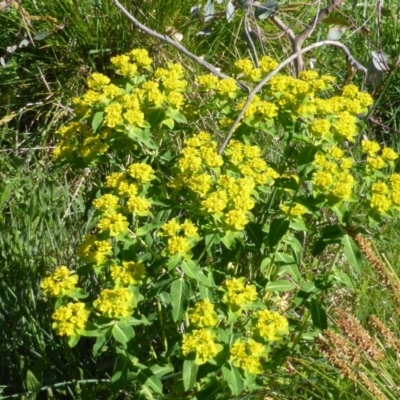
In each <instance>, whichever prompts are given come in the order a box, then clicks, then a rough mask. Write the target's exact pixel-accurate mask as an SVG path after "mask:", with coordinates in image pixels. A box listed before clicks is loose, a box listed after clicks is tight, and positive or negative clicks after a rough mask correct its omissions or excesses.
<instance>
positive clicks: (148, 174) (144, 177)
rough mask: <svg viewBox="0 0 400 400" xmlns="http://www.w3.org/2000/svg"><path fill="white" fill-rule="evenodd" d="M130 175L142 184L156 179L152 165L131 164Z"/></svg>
mask: <svg viewBox="0 0 400 400" xmlns="http://www.w3.org/2000/svg"><path fill="white" fill-rule="evenodd" d="M127 171H128V174H129V175H130V176H131V177H132V178H134V179H136V180H137V181H138V182H140V183H146V182H150V181H151V180H153V179H154V178H155V176H154V169H153V168H151V167H150V165H147V164H144V163H134V164H131V165H130V166H129V167H128V169H127Z"/></svg>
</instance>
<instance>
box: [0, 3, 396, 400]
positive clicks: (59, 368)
mask: <svg viewBox="0 0 400 400" xmlns="http://www.w3.org/2000/svg"><path fill="white" fill-rule="evenodd" d="M129 4H130V5H131V9H132V10H134V11H135V12H136V13H137V14H138V15H139V16H140V19H141V21H143V22H144V23H146V24H147V25H148V26H149V27H152V28H153V29H156V30H157V31H159V32H165V30H166V29H167V28H169V27H173V28H174V29H176V30H177V31H178V32H180V33H182V35H183V37H184V40H183V44H184V45H185V46H186V47H188V48H189V49H190V50H191V51H193V52H194V53H195V54H198V55H204V57H205V58H206V59H207V60H208V61H211V62H214V63H215V64H216V65H217V66H218V67H221V68H222V69H223V70H224V71H226V72H227V73H229V72H231V65H232V59H234V58H235V57H237V56H239V55H242V56H243V55H245V54H247V52H248V50H247V48H246V45H245V43H244V42H243V40H242V39H241V37H240V35H241V28H242V27H241V22H240V20H239V18H238V19H237V20H235V21H234V22H233V23H231V24H228V23H227V22H226V21H225V19H224V18H220V19H216V20H214V21H212V22H211V23H210V27H211V28H212V33H211V35H210V36H205V37H202V38H199V37H197V36H196V33H197V32H198V31H199V30H201V29H204V28H205V27H206V24H204V23H203V22H202V21H201V20H198V21H192V20H190V18H189V17H188V15H189V10H190V7H191V6H192V5H194V4H191V3H190V2H187V3H185V4H183V3H182V2H177V1H173V0H169V1H157V0H153V1H146V2H135V1H133V2H130V3H129ZM367 5H368V7H363V6H361V5H358V6H357V7H356V8H355V10H354V11H353V13H352V21H353V23H354V26H355V27H360V26H361V25H362V24H364V23H365V24H366V26H367V27H368V28H369V29H370V30H371V33H370V34H369V35H362V34H361V33H356V32H355V30H352V32H351V33H350V31H348V32H347V34H345V36H344V37H343V40H342V41H343V42H344V43H345V44H346V45H348V47H349V48H350V49H351V51H352V52H353V55H354V56H355V57H356V58H357V59H358V60H360V61H361V62H362V63H363V64H364V65H366V64H368V62H370V60H371V53H370V52H371V51H372V50H377V49H378V50H379V49H380V50H383V51H384V52H385V53H387V54H388V55H389V59H390V63H389V64H390V66H393V65H394V63H395V61H396V57H398V54H400V40H399V35H398V29H399V28H398V21H397V19H398V16H396V15H395V13H394V10H395V7H396V4H395V3H394V2H389V3H388V4H386V3H385V7H387V8H388V9H390V10H393V12H392V14H391V15H389V16H386V17H382V21H381V22H380V24H378V23H377V20H376V13H375V14H374V8H373V6H374V5H375V3H373V2H370V3H369V4H367ZM22 6H23V7H24V8H22ZM22 6H19V7H8V8H6V9H4V10H2V11H1V13H0V21H1V24H2V27H4V29H2V30H1V32H0V39H1V40H0V43H1V45H0V55H1V56H3V57H5V61H6V66H5V67H2V68H1V69H0V85H1V86H0V88H1V92H2V94H3V95H2V96H1V99H0V119H1V118H2V117H3V116H7V115H9V116H13V117H12V119H11V120H10V122H8V123H3V124H2V125H0V135H1V141H2V143H3V146H2V150H1V153H0V176H1V184H0V187H1V195H0V210H1V214H0V265H1V276H2V279H1V281H0V299H1V301H0V324H1V326H2V332H1V335H0V349H1V353H2V359H3V360H5V361H3V362H2V363H1V369H0V387H1V386H3V387H4V388H5V389H4V391H3V392H1V391H0V398H2V397H1V396H2V395H4V396H6V395H7V396H9V395H14V394H18V393H21V392H25V391H28V390H32V389H38V388H42V387H45V386H47V385H53V387H52V388H50V389H48V390H47V391H46V392H47V396H48V398H52V396H53V398H82V399H90V398H93V399H95V398H111V397H110V396H111V395H110V393H109V392H108V390H109V388H108V385H107V384H105V383H102V382H101V380H102V379H108V377H109V375H110V374H111V373H112V364H110V363H109V360H107V359H104V360H101V362H100V365H98V364H96V363H95V361H94V360H93V359H92V357H91V355H90V354H89V353H88V351H87V349H86V348H85V342H82V343H81V344H80V345H79V346H78V348H77V349H74V350H70V349H69V348H67V347H66V346H64V344H63V342H62V341H61V340H60V339H59V338H58V337H57V336H55V335H53V332H52V329H51V321H49V320H48V317H47V315H48V308H49V306H48V304H46V301H45V300H44V299H43V298H42V297H41V296H40V294H39V293H40V289H39V284H40V280H41V279H42V278H43V277H44V276H45V275H46V273H48V272H49V270H51V269H52V268H54V267H55V266H57V265H61V264H67V265H68V264H70V263H72V264H73V263H74V260H75V249H76V245H77V243H79V240H80V238H81V236H82V235H83V234H84V233H85V231H86V228H87V226H85V225H82V221H83V217H84V214H85V210H86V208H85V207H86V204H85V203H84V200H83V197H82V193H83V192H84V190H87V189H90V188H91V186H92V181H93V180H96V179H97V176H98V174H100V173H101V171H98V170H95V171H91V175H90V176H88V177H80V176H75V175H74V174H73V173H72V172H71V171H68V170H66V169H65V168H62V167H60V166H55V165H54V164H53V162H52V159H51V155H50V152H51V149H50V147H51V146H52V145H53V144H54V138H53V133H54V130H55V129H56V128H57V126H59V125H60V124H61V123H63V122H64V121H65V120H67V119H69V118H70V117H71V111H70V110H69V108H68V106H69V104H70V101H71V98H72V97H74V96H76V95H78V94H79V93H81V92H82V90H83V88H84V80H85V78H86V77H87V76H88V75H89V74H90V72H92V71H94V70H96V71H106V72H107V69H106V66H107V64H108V61H109V58H110V57H111V56H112V55H115V54H118V53H121V52H123V51H125V50H128V49H130V48H131V47H139V46H140V47H146V48H149V49H150V50H151V51H152V52H153V54H154V55H157V56H158V57H159V58H160V59H163V58H164V59H170V58H181V57H180V56H179V55H177V54H176V52H175V51H174V50H172V49H170V48H168V47H167V46H165V45H160V44H156V43H155V42H154V41H153V40H152V39H150V38H148V37H145V36H143V35H141V34H139V33H138V32H137V31H136V30H135V29H134V28H133V27H132V26H131V25H130V23H129V21H128V20H127V19H126V18H125V17H124V16H122V15H121V14H120V12H119V11H118V10H117V9H116V7H115V6H114V5H113V4H112V2H111V0H104V1H102V0H93V1H89V0H86V1H81V2H77V1H60V0H55V1H49V0H36V1H31V0H28V1H25V2H23V4H22ZM350 6H351V5H350V4H348V5H346V7H347V8H348V9H347V10H345V11H343V13H344V14H346V15H348V13H349V12H350V10H349V8H350ZM364 10H367V15H364ZM307 11H308V10H307V9H301V8H300V9H299V13H289V12H284V13H283V14H282V18H286V20H287V21H288V22H287V23H288V24H290V23H291V22H293V23H295V24H294V27H295V28H297V29H301V26H302V25H301V23H300V22H301V21H304V20H308V19H309V18H310V14H311V11H309V12H307ZM135 15H136V14H135ZM366 17H371V19H369V20H368V22H365V20H366ZM260 27H261V28H262V29H264V34H265V37H266V38H268V41H267V42H266V43H260V42H258V41H257V42H256V43H255V45H256V47H257V49H258V50H259V51H260V52H265V53H267V54H272V55H274V56H276V57H277V58H278V59H283V58H284V57H285V55H286V56H287V55H288V54H289V52H290V47H289V43H288V41H287V39H286V38H284V37H280V38H278V34H279V32H278V31H277V30H276V28H275V27H273V26H272V25H271V24H270V23H269V21H263V22H260ZM327 30H328V27H327V26H325V25H324V24H321V26H319V27H318V28H317V30H316V32H315V34H314V35H313V37H312V40H314V41H315V40H317V38H321V39H322V38H324V37H325V36H326V33H327ZM40 32H46V34H48V36H47V37H46V38H45V39H43V40H39V39H36V40H34V39H33V38H34V37H35V36H36V35H37V34H38V33H40ZM360 32H361V31H360ZM378 32H380V34H379V35H378V34H377V33H378ZM380 38H382V39H380ZM24 39H27V40H28V45H27V46H26V47H20V48H18V49H16V50H15V51H13V52H11V51H10V49H8V50H7V48H8V47H10V46H13V45H19V44H20V43H21V41H22V40H24ZM310 57H313V58H316V59H317V64H316V66H317V67H318V68H321V70H322V71H323V72H324V73H327V74H334V75H336V76H338V78H339V82H340V81H343V79H344V77H345V72H346V71H345V64H344V62H343V61H342V59H340V60H341V61H339V62H337V59H338V56H337V52H336V50H334V49H326V48H324V49H321V50H318V51H317V52H315V53H314V54H312V56H311V55H310ZM310 57H309V58H310ZM184 62H185V63H187V65H188V69H191V70H192V71H193V72H194V73H195V72H196V71H199V68H198V67H197V66H196V65H194V64H193V63H190V62H187V61H186V60H185V61H184ZM399 74H400V72H399V69H398V68H397V69H395V70H394V72H393V73H392V74H391V75H390V78H389V79H387V80H384V81H383V84H382V85H381V86H378V87H377V88H376V89H375V100H376V103H375V109H374V112H373V114H372V117H373V119H374V120H375V121H377V122H378V124H376V123H375V124H372V125H371V128H370V129H369V131H368V134H369V135H370V136H375V137H377V138H378V140H379V141H384V142H386V143H387V144H390V145H392V146H393V147H394V148H397V150H399V149H400V142H399V140H398V136H397V134H396V133H395V132H399V130H400V126H399V121H400V101H399V98H400V96H399V95H400V92H399V88H398V82H399V81H400V75H399ZM355 82H356V83H358V84H362V78H361V76H358V75H357V76H356V78H355ZM367 87H368V85H367ZM370 90H371V89H370ZM398 243H399V233H398V229H397V228H396V226H391V225H389V226H387V227H384V229H382V237H381V239H380V241H379V242H377V243H376V246H377V247H378V248H379V249H380V251H383V252H385V254H386V255H387V257H388V259H390V260H398V257H399V255H400V249H399V246H398ZM393 264H394V265H395V263H394V262H393ZM396 272H397V273H398V274H399V272H400V271H398V270H397V271H396ZM350 275H351V278H352V280H353V283H354V285H355V290H354V291H352V292H351V294H349V293H346V294H345V295H344V296H343V298H342V297H340V295H339V294H338V295H337V297H336V298H334V299H333V301H338V302H343V304H345V305H346V306H347V307H350V309H351V311H352V312H353V314H354V315H355V316H356V317H357V318H359V319H360V320H361V321H362V322H363V323H367V318H368V316H369V315H370V314H371V313H374V314H376V315H378V316H379V317H380V318H381V319H382V320H383V321H386V322H387V323H388V324H390V322H391V321H392V319H393V311H392V310H393V307H394V305H393V303H392V299H391V297H390V296H389V295H388V293H387V291H386V290H385V289H384V288H383V287H382V285H381V282H380V279H379V277H378V276H377V275H376V272H375V271H374V270H373V268H372V267H370V266H368V265H367V264H365V265H364V266H363V269H362V270H361V272H360V273H359V274H356V273H355V272H354V271H353V272H351V273H350ZM314 350H315V349H313V348H311V347H310V352H313V351H314ZM294 365H295V367H296V373H295V374H294V376H293V379H290V380H287V385H288V386H287V389H288V391H289V392H290V393H291V394H290V396H291V397H290V398H293V399H303V398H304V399H318V398H321V399H326V398H340V399H344V398H348V399H360V398H368V396H366V397H365V395H364V394H361V393H355V394H354V393H352V392H351V390H352V388H351V385H350V384H349V383H344V382H343V381H339V378H338V375H337V373H336V372H337V371H336V370H335V369H333V368H332V367H329V366H325V367H324V368H325V370H324V372H323V373H321V368H320V367H321V365H322V361H321V360H319V359H318V358H317V359H313V358H311V357H310V358H308V359H307V358H304V357H303V358H300V357H299V359H298V360H294ZM32 375H33V376H34V377H35V378H32ZM35 379H36V380H37V382H35ZM286 379H288V378H286ZM72 380H81V381H82V384H81V387H80V389H76V387H75V388H73V387H74V385H75V386H76V384H64V385H63V384H62V382H65V381H68V382H70V381H72ZM57 384H59V387H55V386H54V385H57ZM94 387H95V388H96V390H93V388H94ZM283 387H284V386H283ZM79 390H80V391H81V393H80V394H79ZM43 393H44V392H43ZM327 393H330V395H329V396H330V397H327V396H328V394H327ZM271 395H273V396H275V397H273V398H277V399H278V398H282V399H283V398H289V397H285V396H288V393H286V394H284V393H280V392H274V391H272V392H271ZM124 396H125V395H124V394H123V393H122V394H120V396H119V397H118V398H124ZM360 396H362V397H360ZM20 398H21V397H20ZM39 398H44V397H39Z"/></svg>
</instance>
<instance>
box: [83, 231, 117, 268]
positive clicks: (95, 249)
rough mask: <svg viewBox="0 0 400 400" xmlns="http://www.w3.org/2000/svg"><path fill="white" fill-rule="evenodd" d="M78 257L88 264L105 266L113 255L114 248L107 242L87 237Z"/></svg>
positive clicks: (94, 237) (90, 236)
mask: <svg viewBox="0 0 400 400" xmlns="http://www.w3.org/2000/svg"><path fill="white" fill-rule="evenodd" d="M77 254H78V257H79V258H80V259H81V260H82V261H84V262H87V263H95V264H96V265H103V264H104V263H105V262H106V261H107V258H108V256H111V255H112V246H111V244H110V243H109V242H107V241H106V240H97V238H96V236H93V235H86V236H85V237H84V238H83V242H82V243H81V244H80V245H79V247H78V251H77Z"/></svg>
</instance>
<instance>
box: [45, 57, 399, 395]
mask: <svg viewBox="0 0 400 400" xmlns="http://www.w3.org/2000/svg"><path fill="white" fill-rule="evenodd" d="M111 63H112V66H113V68H114V70H115V72H116V73H117V74H118V76H119V77H118V78H117V79H116V80H115V81H114V82H113V83H111V81H110V79H109V78H108V77H106V76H104V75H101V74H97V73H95V74H93V75H92V76H91V77H90V78H89V79H88V87H89V90H88V91H87V92H86V93H85V94H84V95H83V96H81V97H80V98H78V99H76V100H75V101H74V104H75V108H76V113H77V117H76V120H75V121H73V122H72V123H70V124H68V125H66V126H64V127H63V128H61V129H60V130H59V132H58V134H59V136H60V137H61V142H60V144H59V146H58V147H57V149H56V150H55V152H54V156H55V158H56V159H57V160H60V161H64V162H67V163H69V164H71V165H73V166H75V167H79V168H83V167H87V166H94V165H98V164H99V163H106V162H109V163H110V164H112V168H113V172H111V173H110V174H108V175H107V176H106V177H105V178H104V181H103V183H102V184H101V185H99V187H98V188H97V193H96V199H95V200H94V201H93V202H92V206H93V208H94V209H95V210H96V211H95V223H94V224H92V225H93V229H92V230H91V232H89V233H88V235H87V236H86V237H85V238H84V239H83V241H82V244H81V245H80V247H79V249H78V257H79V258H78V262H77V265H76V266H75V267H74V269H75V270H76V274H73V275H71V273H69V272H68V271H66V269H65V268H64V267H63V269H58V270H56V271H55V272H54V274H53V276H52V277H50V278H47V279H46V280H44V281H43V283H42V288H43V291H44V294H45V295H47V296H53V297H56V298H58V300H57V301H56V303H55V312H54V313H53V317H52V318H53V319H54V328H55V329H56V331H57V333H58V334H59V335H62V336H66V337H67V338H68V343H69V344H70V345H71V346H73V345H75V344H76V343H77V342H78V340H79V338H80V336H89V337H96V340H95V343H94V346H93V356H94V357H100V356H101V355H102V354H104V353H107V354H112V353H113V352H114V351H115V354H116V364H115V368H114V372H113V376H112V382H113V383H114V385H115V387H116V388H119V387H131V388H132V391H134V392H135V393H137V395H138V396H144V397H145V398H161V397H162V398H166V397H167V396H168V395H170V394H171V396H174V398H176V396H178V395H182V396H187V398H199V399H200V398H203V397H204V396H205V394H206V393H208V392H209V391H215V393H219V395H220V396H221V398H226V396H228V395H229V394H228V393H232V394H233V395H235V396H238V395H240V394H242V393H245V392H268V391H269V390H272V389H270V388H271V387H272V386H274V387H276V385H277V384H278V381H277V378H275V377H276V376H277V374H278V373H279V371H282V368H283V367H284V365H285V357H286V356H287V355H288V354H290V353H291V352H301V347H299V345H301V343H302V340H303V337H304V334H305V333H307V337H308V338H310V337H312V336H313V335H314V336H315V335H317V334H318V332H320V330H321V329H324V328H326V316H325V313H324V306H323V303H322V301H321V300H322V298H323V296H322V294H323V292H324V291H325V290H328V289H329V288H330V287H331V286H332V285H334V284H335V274H334V271H335V270H336V269H335V268H334V267H335V261H336V258H334V260H333V262H332V263H331V265H330V268H327V269H325V272H324V274H321V275H320V276H317V277H314V276H313V275H312V274H311V275H310V274H309V272H310V271H308V270H307V268H306V264H305V262H304V257H305V256H307V257H308V258H307V262H310V260H311V259H312V258H311V257H312V251H311V248H312V247H313V248H314V250H313V251H314V254H318V253H320V252H321V251H322V250H323V248H324V247H325V246H326V245H327V244H329V243H333V242H335V243H337V242H340V241H342V244H343V246H344V249H345V254H349V252H350V250H354V244H353V243H352V242H351V241H350V240H349V237H348V236H347V235H346V234H345V229H346V227H348V226H349V225H354V224H358V223H360V222H361V221H362V222H363V223H366V224H369V225H370V227H371V229H372V228H373V227H374V225H376V224H377V223H379V222H380V221H382V220H384V219H387V218H394V217H396V213H397V209H398V206H399V205H400V200H399V195H398V193H399V191H400V187H399V183H398V181H399V175H397V174H393V173H392V170H393V163H394V160H396V159H397V153H395V152H394V151H393V150H392V149H388V148H383V149H381V147H380V146H379V144H377V143H375V142H372V141H368V140H363V141H362V144H361V147H360V148H359V145H358V144H359V140H358V137H357V135H358V131H359V128H360V125H361V124H360V120H359V116H360V115H362V114H363V113H364V112H366V110H367V107H368V106H369V105H370V104H371V103H372V99H371V97H370V96H369V95H368V94H366V93H363V92H360V91H359V90H358V89H357V88H356V87H355V86H353V85H348V86H345V87H344V88H343V89H342V90H341V91H339V93H337V92H336V91H335V90H334V87H333V82H334V78H333V77H329V76H319V75H318V73H317V72H315V71H304V72H302V73H301V74H300V76H299V78H298V79H295V78H291V77H289V76H285V75H277V76H275V77H274V78H272V79H271V80H270V81H269V82H268V84H267V86H266V87H265V90H264V91H263V92H262V93H260V94H259V95H258V96H257V97H255V98H254V99H253V102H252V103H251V105H250V107H249V108H248V109H247V110H246V113H245V116H244V118H243V120H242V121H241V125H240V126H239V127H238V128H237V129H236V131H235V133H234V137H233V139H232V140H231V141H230V142H229V144H228V146H227V147H226V149H225V151H223V152H222V154H219V152H218V142H219V141H221V140H222V139H223V138H224V134H226V132H227V131H228V129H229V128H230V126H231V123H232V121H233V120H234V119H235V117H236V115H237V113H238V110H240V109H241V108H242V107H243V104H244V100H245V98H246V97H245V96H246V95H245V93H244V92H242V91H241V90H240V89H239V87H238V86H237V84H236V82H235V80H234V79H232V78H224V79H219V78H216V77H214V76H212V75H200V76H198V77H196V79H195V84H194V85H193V86H190V85H189V83H188V81H187V80H186V79H185V75H184V69H183V67H182V66H181V65H179V64H172V63H171V64H168V65H167V66H166V67H164V68H161V67H158V68H156V69H154V68H153V67H152V60H151V59H150V58H149V56H148V54H147V52H146V51H145V50H143V49H139V50H138V49H136V50H133V51H131V52H130V53H128V54H125V55H121V56H117V57H114V58H112V59H111ZM276 66H277V64H276V62H275V61H274V60H272V59H271V58H269V57H264V58H262V59H261V60H260V69H259V70H254V69H251V68H250V64H249V62H248V60H239V61H238V62H237V63H236V68H237V73H238V74H240V76H241V77H242V78H243V79H244V80H247V81H248V82H249V83H250V84H251V82H257V81H259V80H261V79H262V77H263V76H265V75H266V74H267V73H269V72H270V71H272V70H273V69H274V68H275V67H276ZM207 131H208V132H207ZM211 132H212V133H211ZM332 225H334V226H333V227H332ZM332 228H334V229H332ZM305 233H307V234H309V236H310V238H311V239H310V240H308V241H305V242H303V243H301V242H300V241H299V238H300V237H301V235H302V234H305ZM304 246H308V248H304ZM339 250H340V248H339ZM352 254H354V253H352ZM349 260H350V261H351V262H352V263H354V262H355V261H354V258H351V259H350V258H349ZM343 276H344V274H343V273H342V274H341V275H340V277H341V278H343ZM338 281H339V279H338ZM341 281H343V279H341ZM78 283H79V287H82V289H77V288H76V287H75V285H77V286H78ZM83 288H84V290H83ZM299 310H302V312H299ZM309 316H311V319H310V318H309ZM309 321H310V322H309ZM311 322H312V323H311ZM289 339H291V340H289ZM274 390H275V389H274ZM172 393H173V395H172Z"/></svg>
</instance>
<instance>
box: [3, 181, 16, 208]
mask: <svg viewBox="0 0 400 400" xmlns="http://www.w3.org/2000/svg"><path fill="white" fill-rule="evenodd" d="M14 186H15V183H14V182H10V183H9V184H7V185H6V187H5V188H2V193H1V196H0V210H2V209H3V207H4V204H6V202H7V201H8V199H9V198H10V197H11V194H12V192H13V190H14Z"/></svg>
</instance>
